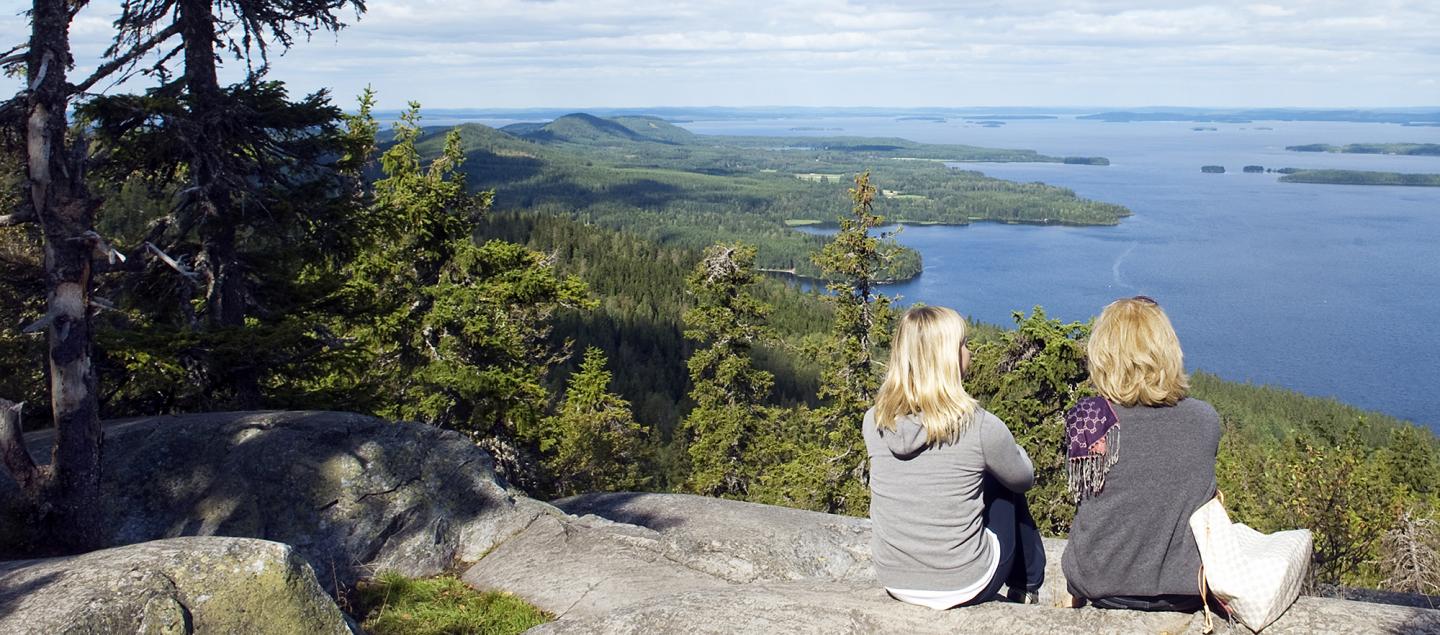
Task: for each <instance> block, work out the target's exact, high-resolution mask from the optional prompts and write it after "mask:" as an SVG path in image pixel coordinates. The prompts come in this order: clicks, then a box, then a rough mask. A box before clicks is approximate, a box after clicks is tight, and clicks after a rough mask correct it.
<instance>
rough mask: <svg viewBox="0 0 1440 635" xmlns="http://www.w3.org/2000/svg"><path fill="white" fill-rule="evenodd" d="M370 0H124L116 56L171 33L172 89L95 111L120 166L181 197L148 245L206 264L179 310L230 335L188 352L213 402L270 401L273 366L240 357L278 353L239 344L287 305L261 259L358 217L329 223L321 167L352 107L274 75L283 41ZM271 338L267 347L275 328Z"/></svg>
mask: <svg viewBox="0 0 1440 635" xmlns="http://www.w3.org/2000/svg"><path fill="white" fill-rule="evenodd" d="M364 6H365V5H364V3H363V1H362V0H126V1H125V2H123V3H122V4H121V14H120V17H119V18H118V19H117V20H116V21H115V26H116V29H117V36H116V38H115V43H114V45H113V46H112V48H111V50H110V54H111V56H112V57H114V58H115V60H116V61H118V60H119V59H121V55H120V52H121V51H125V50H128V49H130V48H133V47H135V46H136V45H137V44H138V43H142V42H148V41H152V40H153V39H154V38H156V37H159V36H164V37H165V38H167V42H173V40H169V39H168V38H178V40H179V42H178V44H173V47H172V48H170V49H169V50H168V51H167V52H165V53H164V54H162V55H161V56H160V58H159V61H158V62H156V63H155V64H154V65H152V66H150V67H149V68H148V69H146V70H147V72H150V73H153V74H155V75H157V76H159V77H160V79H161V83H160V85H159V86H157V87H156V88H154V89H151V90H149V91H147V92H146V94H144V95H143V96H132V95H122V96H116V97H102V98H97V99H96V100H95V101H94V103H93V104H92V105H91V106H90V108H89V109H88V111H87V113H86V114H87V116H88V117H90V118H92V119H93V120H94V121H95V122H96V127H97V130H98V131H99V137H100V139H101V140H102V141H103V142H105V143H106V145H107V146H108V147H109V148H110V150H111V151H112V152H114V153H115V155H116V156H115V157H114V158H115V160H116V165H117V166H118V169H120V170H122V171H124V170H136V169H139V170H143V171H145V172H146V173H147V174H148V175H150V176H151V177H152V178H153V179H154V180H155V181H157V182H159V183H160V184H161V185H162V186H166V187H168V189H169V191H170V192H173V195H174V198H175V204H174V207H173V210H172V212H171V214H170V215H169V218H167V219H166V220H165V222H162V223H158V224H156V225H155V227H154V230H153V231H152V232H151V235H150V236H148V237H147V238H148V239H149V240H150V241H151V242H154V243H157V244H159V245H160V246H161V247H162V248H163V249H164V250H166V251H167V252H169V253H170V254H172V255H173V256H174V257H175V258H177V259H179V260H180V261H181V262H187V261H188V263H189V265H188V266H189V267H193V269H194V271H193V275H190V276H189V277H190V279H191V280H193V281H194V288H193V289H179V290H177V292H176V293H175V294H174V295H175V297H176V299H177V300H178V301H179V303H180V305H181V306H179V307H178V308H177V311H178V312H179V313H180V314H181V315H182V316H184V317H186V318H187V319H188V320H189V321H190V322H192V324H189V325H186V326H187V327H188V328H189V329H190V330H192V331H201V332H203V333H206V334H210V335H215V334H220V335H222V337H224V338H227V339H226V341H220V342H214V341H206V338H204V337H201V338H199V340H198V341H193V342H191V345H190V346H189V347H187V350H188V351H189V353H190V354H191V355H196V354H198V356H199V357H200V358H201V359H198V360H194V363H193V364H192V365H196V366H200V367H203V369H202V370H203V372H199V373H195V374H194V375H195V376H194V378H195V379H197V380H199V381H201V382H202V384H203V385H202V387H201V388H202V390H201V391H200V392H202V393H205V394H209V395H215V396H214V397H210V399H211V401H212V403H207V404H204V405H206V406H211V407H213V406H238V407H254V406H257V405H259V403H260V400H261V386H260V383H261V379H262V370H263V368H264V367H265V366H266V364H265V363H264V362H265V361H266V360H264V359H256V358H253V357H251V358H247V357H246V356H245V355H243V354H240V355H236V354H230V353H236V352H241V351H254V350H264V348H265V347H257V346H254V345H253V344H254V342H253V341H251V342H243V341H242V342H234V341H229V340H233V339H237V338H238V339H241V340H244V339H251V340H253V339H256V338H253V337H248V334H246V333H245V330H246V329H247V325H248V323H247V317H256V316H258V317H260V318H261V319H262V320H263V319H264V318H266V317H268V316H266V315H264V314H265V313H267V312H269V313H279V312H281V311H282V308H281V307H274V306H266V301H267V300H273V299H275V298H283V297H288V295H287V294H284V293H274V294H270V295H268V296H267V295H266V294H265V293H264V292H263V291H262V290H257V289H256V286H257V284H258V280H259V279H261V278H263V277H264V276H260V275H257V269H259V268H261V267H262V266H264V263H266V262H267V261H268V259H267V257H266V255H263V254H262V252H266V251H267V248H268V247H271V246H273V241H274V240H275V239H276V238H278V239H279V240H282V241H288V242H302V243H309V246H310V251H309V253H320V252H323V251H324V250H325V249H326V248H327V247H330V246H331V245H329V244H326V241H325V240H322V239H320V236H321V235H323V234H325V233H327V232H328V233H330V234H331V235H332V236H333V235H338V234H342V233H343V232H333V231H331V230H334V229H336V227H335V223H336V222H341V223H343V220H344V219H345V218H347V217H348V216H347V215H346V214H343V213H340V214H331V215H330V216H329V217H328V218H325V217H321V216H324V214H323V212H327V211H333V209H334V205H332V204H330V203H329V202H327V201H325V200H324V199H325V198H327V197H328V196H330V195H332V194H334V193H335V191H336V190H337V189H338V188H337V187H336V186H335V185H334V184H333V183H326V182H325V179H324V178H323V177H325V176H328V171H327V168H328V167H330V166H324V165H322V164H323V163H324V161H325V160H326V158H328V157H332V156H334V155H335V154H338V153H340V152H342V151H343V150H341V149H340V148H338V147H337V143H336V137H335V135H334V132H335V122H336V120H337V119H338V118H339V114H340V113H339V110H338V109H336V108H335V107H333V106H332V105H331V104H330V103H329V100H328V97H327V96H326V95H325V93H324V92H323V91H322V92H319V93H315V94H313V95H310V96H308V97H306V98H304V99H302V100H300V101H298V102H292V101H290V100H289V99H288V96H287V94H286V91H285V89H284V87H283V85H281V84H280V83H278V82H267V81H264V79H263V77H264V73H265V65H266V63H267V62H268V53H269V50H270V47H271V46H272V45H279V46H280V47H281V48H282V49H285V48H288V47H289V46H290V45H291V44H292V43H293V38H294V34H295V33H299V34H304V35H309V34H311V33H313V32H316V31H337V30H339V29H340V28H342V27H343V26H344V24H343V23H341V22H340V20H339V17H338V14H339V12H341V11H342V10H344V9H346V8H351V9H354V10H355V11H356V12H357V14H358V13H359V12H361V11H363V10H364ZM226 57H228V58H230V59H234V60H238V61H243V62H244V63H245V65H246V70H247V72H246V77H245V79H244V81H242V82H240V83H239V84H236V85H233V86H222V85H221V84H220V82H219V79H218V78H219V73H218V70H219V66H220V63H221V61H222V60H224V59H225V58H226ZM177 59H178V60H179V72H178V75H177V74H176V72H175V71H176V69H175V68H174V65H175V62H176V60H177ZM172 78H173V79H172ZM127 173H128V172H127ZM317 212H318V213H317ZM341 229H343V227H342V228H341ZM267 243H270V244H267ZM269 252H270V254H274V253H275V252H274V251H273V250H269ZM187 273H189V272H187ZM191 295H197V296H199V297H198V298H191V297H189V296H191ZM197 299H198V300H199V301H198V302H197V301H196V300H197ZM191 306H195V307H198V310H193V311H192V309H191ZM264 335H265V337H262V338H260V339H272V338H273V337H274V336H275V335H276V334H275V333H266V334H264Z"/></svg>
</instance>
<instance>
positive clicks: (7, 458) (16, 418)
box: [0, 398, 43, 494]
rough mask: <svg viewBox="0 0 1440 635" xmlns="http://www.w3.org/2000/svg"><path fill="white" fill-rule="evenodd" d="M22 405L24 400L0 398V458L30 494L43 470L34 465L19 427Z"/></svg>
mask: <svg viewBox="0 0 1440 635" xmlns="http://www.w3.org/2000/svg"><path fill="white" fill-rule="evenodd" d="M24 407H25V403H24V402H20V403H15V402H13V401H10V400H9V399H4V398H0V458H3V460H4V462H5V470H6V471H7V472H9V473H10V476H11V477H12V478H14V479H15V482H16V483H18V484H19V485H20V489H21V490H22V491H24V492H25V493H27V494H31V493H33V492H35V489H36V486H37V485H38V484H39V482H40V479H41V478H42V476H43V472H42V470H41V469H40V468H39V467H36V466H35V460H34V459H33V458H31V457H30V450H29V449H28V448H26V447H25V434H24V432H23V431H22V428H21V427H20V410H21V409H22V408H24Z"/></svg>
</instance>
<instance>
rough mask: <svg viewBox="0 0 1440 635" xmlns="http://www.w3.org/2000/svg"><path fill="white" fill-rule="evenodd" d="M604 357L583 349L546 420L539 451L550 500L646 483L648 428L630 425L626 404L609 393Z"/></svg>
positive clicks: (597, 350)
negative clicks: (555, 408)
mask: <svg viewBox="0 0 1440 635" xmlns="http://www.w3.org/2000/svg"><path fill="white" fill-rule="evenodd" d="M610 379H611V374H610V371H608V370H605V353H604V352H603V351H601V350H600V349H598V348H590V349H587V350H586V351H585V361H583V362H582V363H581V364H580V369H579V370H577V371H576V372H575V373H574V374H572V375H571V376H570V381H569V387H568V388H567V389H566V390H565V401H564V402H563V403H562V404H561V405H560V409H559V412H558V413H556V414H555V415H554V416H552V417H550V418H548V419H546V421H545V430H544V438H543V440H542V441H541V443H540V449H541V450H542V451H544V452H545V454H546V457H545V471H546V472H548V474H549V477H550V478H549V480H550V487H549V488H547V489H549V490H550V491H551V493H552V494H554V495H556V496H571V495H575V494H583V493H585V492H594V491H626V490H635V489H638V488H640V487H642V486H644V485H645V484H646V483H647V482H648V478H647V477H646V476H645V472H646V470H645V468H646V467H648V466H649V464H650V463H651V458H652V457H651V456H650V451H649V446H647V439H646V437H647V436H648V430H647V429H646V428H645V427H644V426H641V425H640V424H638V423H636V422H635V417H634V416H633V415H632V414H631V413H630V402H628V401H625V400H624V399H621V398H620V397H619V396H617V395H615V394H614V393H612V392H610Z"/></svg>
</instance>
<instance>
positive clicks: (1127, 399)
mask: <svg viewBox="0 0 1440 635" xmlns="http://www.w3.org/2000/svg"><path fill="white" fill-rule="evenodd" d="M1085 353H1086V356H1087V357H1088V358H1089V362H1090V382H1091V383H1092V384H1094V385H1095V389H1096V390H1098V391H1100V394H1101V395H1102V396H1104V397H1105V398H1106V399H1109V400H1110V401H1111V402H1114V403H1118V404H1120V405H1122V406H1135V405H1144V406H1173V405H1175V404H1176V403H1178V402H1179V401H1180V400H1181V399H1184V398H1185V396H1186V395H1187V394H1188V393H1189V391H1190V378H1189V377H1188V376H1186V374H1185V354H1184V353H1183V352H1182V351H1181V350H1180V338H1179V337H1178V336H1176V335H1175V327H1173V326H1171V325H1170V318H1169V317H1168V316H1166V315H1165V310H1164V309H1161V308H1160V305H1159V304H1156V302H1155V301H1154V300H1151V299H1150V298H1147V297H1144V296H1136V297H1134V298H1126V299H1124V300H1116V301H1114V302H1111V303H1110V306H1107V307H1105V310H1104V311H1102V312H1101V313H1100V317H1099V318H1097V319H1096V320H1095V328H1094V330H1093V331H1091V333H1090V342H1089V344H1088V345H1087V346H1086V351H1085Z"/></svg>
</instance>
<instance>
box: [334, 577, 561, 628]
mask: <svg viewBox="0 0 1440 635" xmlns="http://www.w3.org/2000/svg"><path fill="white" fill-rule="evenodd" d="M355 601H356V606H355V608H356V612H357V613H358V614H359V615H360V616H361V619H362V620H363V622H362V624H361V625H362V626H363V627H364V628H365V630H366V631H368V632H370V633H374V634H375V635H400V634H402V633H404V634H406V635H411V634H413V635H441V634H444V635H451V634H460V633H466V634H469V633H485V634H487V635H490V634H495V635H499V634H501V633H520V632H523V631H525V630H527V629H529V628H531V627H534V626H537V625H540V624H544V623H545V622H548V621H550V620H551V619H553V618H552V617H551V616H550V615H549V614H547V613H545V612H544V611H541V610H540V609H537V608H535V607H534V606H531V605H530V604H528V603H526V602H525V601H524V600H521V599H520V598H517V597H515V596H513V595H510V594H508V593H500V592H496V591H490V592H486V593H481V592H479V591H476V590H474V589H471V588H470V587H468V586H465V583H463V582H461V581H460V580H459V579H457V578H455V577H454V576H440V577H436V578H422V579H414V578H407V577H405V576H403V575H400V574H398V573H393V572H386V573H382V574H380V576H379V577H377V578H375V579H374V580H371V581H368V582H363V583H361V584H360V586H359V588H358V589H356V598H355Z"/></svg>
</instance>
